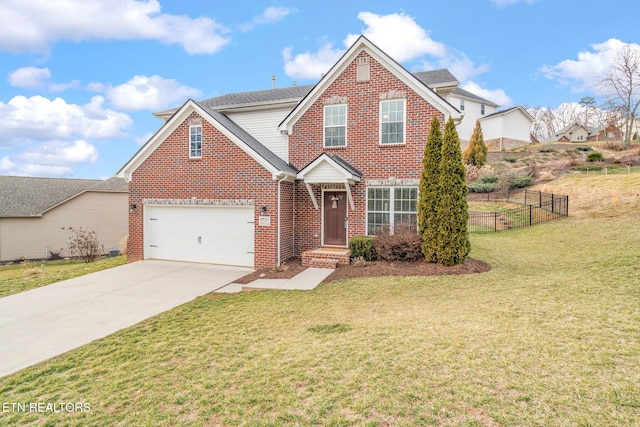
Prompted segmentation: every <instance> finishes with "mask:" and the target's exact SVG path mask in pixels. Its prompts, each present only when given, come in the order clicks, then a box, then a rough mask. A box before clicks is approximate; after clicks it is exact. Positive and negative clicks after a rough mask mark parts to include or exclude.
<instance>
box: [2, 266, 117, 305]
mask: <svg viewBox="0 0 640 427" xmlns="http://www.w3.org/2000/svg"><path fill="white" fill-rule="evenodd" d="M124 263H126V257H125V256H120V257H113V258H105V259H99V260H97V261H95V262H92V263H89V264H87V263H85V262H84V261H82V260H71V261H46V262H32V263H26V264H15V265H6V266H3V267H0V298H1V297H6V296H7V295H11V294H15V293H18V292H24V291H27V290H29V289H33V288H38V287H40V286H45V285H50V284H52V283H55V282H58V281H60V280H66V279H71V278H74V277H78V276H83V275H85V274H89V273H93V272H95V271H99V270H104V269H106V268H111V267H115V266H118V265H122V264H124ZM42 266H44V273H43V267H42Z"/></svg>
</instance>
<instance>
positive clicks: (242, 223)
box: [144, 206, 254, 267]
mask: <svg viewBox="0 0 640 427" xmlns="http://www.w3.org/2000/svg"><path fill="white" fill-rule="evenodd" d="M144 216H145V219H144V220H145V228H144V236H145V239H144V240H145V241H144V245H145V248H144V257H145V258H147V259H148V258H151V259H166V260H173V261H189V262H204V263H211V264H225V265H238V266H247V267H253V237H254V236H253V234H254V217H253V207H235V206H229V207H228V206H145V208H144Z"/></svg>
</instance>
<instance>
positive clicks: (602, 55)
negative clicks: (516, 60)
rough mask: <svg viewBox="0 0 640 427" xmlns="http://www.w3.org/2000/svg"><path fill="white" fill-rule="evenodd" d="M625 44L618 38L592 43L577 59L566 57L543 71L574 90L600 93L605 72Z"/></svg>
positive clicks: (545, 67) (544, 67)
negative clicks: (600, 82) (600, 83)
mask: <svg viewBox="0 0 640 427" xmlns="http://www.w3.org/2000/svg"><path fill="white" fill-rule="evenodd" d="M624 45H625V43H624V42H622V41H620V40H618V39H609V40H607V41H606V42H604V43H596V44H592V45H591V48H592V50H591V51H584V52H579V53H578V59H577V60H573V59H565V60H564V61H561V62H559V63H557V64H556V65H545V66H543V67H542V69H541V71H542V74H543V75H544V76H545V77H546V78H548V79H550V80H555V81H557V82H558V83H560V84H562V85H567V86H569V87H570V88H571V90H572V91H573V92H576V93H578V92H583V91H585V90H593V91H595V92H596V93H598V91H599V87H598V86H599V81H600V79H601V77H602V75H603V73H604V72H606V71H607V70H608V69H609V67H610V66H611V64H613V62H614V60H615V57H616V55H617V54H618V52H619V51H620V50H621V49H622V48H623V47H624ZM636 46H638V45H636ZM638 47H640V46H638Z"/></svg>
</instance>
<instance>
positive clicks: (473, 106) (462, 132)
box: [447, 94, 496, 141]
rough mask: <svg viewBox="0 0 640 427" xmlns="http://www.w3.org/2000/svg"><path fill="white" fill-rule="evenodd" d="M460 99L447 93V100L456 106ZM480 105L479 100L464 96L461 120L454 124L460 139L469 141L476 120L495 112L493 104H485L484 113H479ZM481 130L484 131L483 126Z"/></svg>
mask: <svg viewBox="0 0 640 427" xmlns="http://www.w3.org/2000/svg"><path fill="white" fill-rule="evenodd" d="M460 99H462V98H460V97H458V96H455V95H453V94H451V95H449V98H448V99H447V100H448V101H449V102H450V103H451V104H452V105H454V106H456V108H457V107H459V106H460ZM481 105H482V104H481V103H479V102H476V101H472V100H470V99H468V98H464V117H463V118H462V121H461V122H460V123H459V124H458V126H456V130H457V131H458V136H459V137H460V139H461V140H463V141H469V140H470V139H471V134H472V133H473V129H474V128H475V127H476V120H478V119H481V118H483V117H486V116H488V115H489V114H493V113H495V112H496V107H494V106H493V105H488V104H485V105H484V114H480V106H481ZM482 130H483V132H484V128H483V129H482ZM485 138H486V136H485Z"/></svg>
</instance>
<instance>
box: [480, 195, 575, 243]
mask: <svg viewBox="0 0 640 427" xmlns="http://www.w3.org/2000/svg"><path fill="white" fill-rule="evenodd" d="M512 203H513V202H512ZM567 216H569V196H563V195H558V194H551V193H543V192H541V191H531V190H525V192H524V204H523V206H522V207H519V208H515V209H505V210H501V211H499V212H490V211H469V222H468V230H469V232H470V233H494V232H497V231H503V230H512V229H514V228H522V227H531V226H532V225H536V224H541V223H543V222H548V221H553V220H556V219H559V218H564V217H567Z"/></svg>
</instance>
